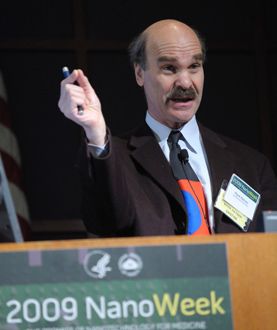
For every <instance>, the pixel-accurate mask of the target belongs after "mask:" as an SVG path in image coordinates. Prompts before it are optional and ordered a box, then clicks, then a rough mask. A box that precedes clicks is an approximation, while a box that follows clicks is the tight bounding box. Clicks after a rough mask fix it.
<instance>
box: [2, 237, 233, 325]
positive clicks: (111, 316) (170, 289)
mask: <svg viewBox="0 0 277 330" xmlns="http://www.w3.org/2000/svg"><path fill="white" fill-rule="evenodd" d="M0 264H1V272H0V329H24V330H27V329H28V330H54V329H55V330H183V329H213V330H214V329H225V330H228V329H233V327H232V313H231V302H230V291H229V278H228V270H227V261H226V248H225V244H222V243H220V244H195V245H182V244H181V245H163V246H132V247H114V248H97V249H91V248H77V249H64V250H34V251H27V252H26V251H23V252H2V253H0Z"/></svg>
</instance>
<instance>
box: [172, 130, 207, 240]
mask: <svg viewBox="0 0 277 330" xmlns="http://www.w3.org/2000/svg"><path fill="white" fill-rule="evenodd" d="M181 137H182V133H181V132H180V131H174V130H173V131H171V133H170V135H169V137H168V140H167V141H168V144H169V148H170V155H169V157H170V164H171V167H172V171H173V175H174V177H175V179H176V180H177V182H178V184H179V186H180V188H181V191H182V195H183V198H184V202H185V207H186V210H187V216H188V221H187V224H188V225H187V234H188V235H210V230H209V225H208V212H207V204H206V199H205V195H204V190H203V187H202V184H201V182H200V181H199V179H198V177H197V175H196V174H195V172H194V171H193V169H192V167H191V166H190V164H189V162H188V152H187V150H186V149H182V150H181V148H180V146H179V144H178V141H179V139H180V138H181Z"/></svg>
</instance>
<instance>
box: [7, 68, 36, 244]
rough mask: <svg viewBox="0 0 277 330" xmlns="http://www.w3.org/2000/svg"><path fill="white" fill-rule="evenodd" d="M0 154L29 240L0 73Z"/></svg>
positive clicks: (16, 151) (15, 148) (18, 161)
mask: <svg viewBox="0 0 277 330" xmlns="http://www.w3.org/2000/svg"><path fill="white" fill-rule="evenodd" d="M0 154H1V158H2V161H3V164H4V168H5V172H6V175H7V179H8V181H9V188H10V191H11V195H12V198H13V202H14V205H15V209H16V213H17V216H18V219H19V223H20V227H21V230H22V233H23V237H24V240H29V239H30V238H31V229H30V228H31V227H30V217H29V211H28V205H27V201H26V197H25V194H24V190H23V188H22V178H21V159H20V153H19V148H18V143H17V139H16V136H15V134H14V133H13V130H12V126H11V116H10V112H9V108H8V99H7V93H6V89H5V85H4V80H3V76H2V73H1V71H0Z"/></svg>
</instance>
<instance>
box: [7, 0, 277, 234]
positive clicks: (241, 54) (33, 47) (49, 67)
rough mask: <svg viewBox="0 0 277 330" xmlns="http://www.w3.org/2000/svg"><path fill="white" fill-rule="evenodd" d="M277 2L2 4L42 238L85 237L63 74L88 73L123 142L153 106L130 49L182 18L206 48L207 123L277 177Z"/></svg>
mask: <svg viewBox="0 0 277 330" xmlns="http://www.w3.org/2000/svg"><path fill="white" fill-rule="evenodd" d="M276 17H277V2H276V1H275V0H267V1H265V0H255V1H243V0H241V1H237V0H224V1H222V0H215V1H180V0H171V1H166V2H156V1H153V2H151V1H150V0H148V1H145V0H143V1H130V0H129V1H127V0H126V1H119V0H118V1H96V0H83V1H82V0H79V1H78V0H71V1H70V0H58V1H57V0H39V1H38V0H29V1H28V0H26V1H15V0H9V1H1V3H0V69H1V70H2V73H3V75H4V79H5V85H6V89H7V92H8V97H9V101H8V104H9V108H10V110H11V113H12V120H13V128H14V131H15V134H16V136H17V138H18V142H19V147H20V150H21V158H22V169H23V178H24V185H25V190H26V195H27V199H28V204H29V209H30V215H31V220H32V227H33V233H34V234H33V239H55V238H75V237H84V236H85V232H84V229H83V227H82V223H81V221H80V220H79V219H80V210H79V209H80V193H79V185H78V176H77V173H76V170H75V169H74V163H75V160H76V155H77V151H78V146H79V141H80V129H79V127H77V126H76V125H75V124H73V123H71V122H70V121H69V120H67V119H66V118H64V117H63V115H62V114H61V113H60V112H59V110H58V107H57V102H58V98H59V84H60V80H61V79H62V73H61V68H62V67H63V66H65V65H67V66H69V67H70V68H71V69H72V68H77V67H78V68H82V69H83V70H84V71H85V72H86V73H87V75H88V76H89V78H90V81H91V82H92V84H93V85H94V87H95V89H96V92H97V94H98V95H99V97H100V99H101V102H102V107H103V112H104V114H105V118H106V120H107V123H108V125H109V126H110V127H111V129H112V131H113V132H114V133H117V132H121V131H123V130H128V129H130V128H131V127H134V126H136V125H137V123H138V122H140V121H141V120H143V118H144V115H145V109H146V105H145V101H144V97H143V93H142V91H141V90H140V89H139V87H137V86H136V83H135V79H134V75H133V72H132V69H131V67H130V65H129V61H128V56H127V52H126V48H127V46H128V43H129V42H130V40H131V39H132V37H134V36H135V35H137V34H138V33H139V32H141V31H142V30H143V29H144V28H146V27H147V26H148V25H149V24H151V23H153V22H155V21H156V20H159V19H164V18H175V19H179V20H182V21H184V22H186V23H188V24H190V25H191V26H192V27H194V28H196V29H197V30H198V31H200V32H201V34H202V35H203V36H204V38H205V40H206V43H207V48H208V55H207V63H206V64H205V75H206V80H205V91H204V99H203V101H202V105H201V107H200V109H199V112H198V119H199V120H200V121H202V123H204V124H205V125H207V126H209V127H210V128H212V129H214V130H216V131H218V132H220V133H223V134H225V135H228V136H230V137H233V138H236V139H238V140H240V141H241V142H244V143H246V144H248V145H250V146H252V147H254V148H256V149H258V150H260V151H262V152H263V153H265V154H266V155H267V156H268V157H269V158H270V160H271V162H272V165H273V167H274V169H275V171H276V172H277V157H276V155H277V140H276V138H275V127H277V114H276V113H277V111H276V109H277V101H276V97H275V95H276V92H277V64H276V63H277V62H276V57H277V56H276V55H277V33H276V32H277V19H276Z"/></svg>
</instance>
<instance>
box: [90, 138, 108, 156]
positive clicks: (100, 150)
mask: <svg viewBox="0 0 277 330" xmlns="http://www.w3.org/2000/svg"><path fill="white" fill-rule="evenodd" d="M87 147H88V151H89V153H90V154H91V155H92V157H94V158H104V157H105V156H107V154H108V153H109V150H110V148H109V141H107V142H106V143H105V144H104V145H102V146H96V145H95V144H92V143H87Z"/></svg>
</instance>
